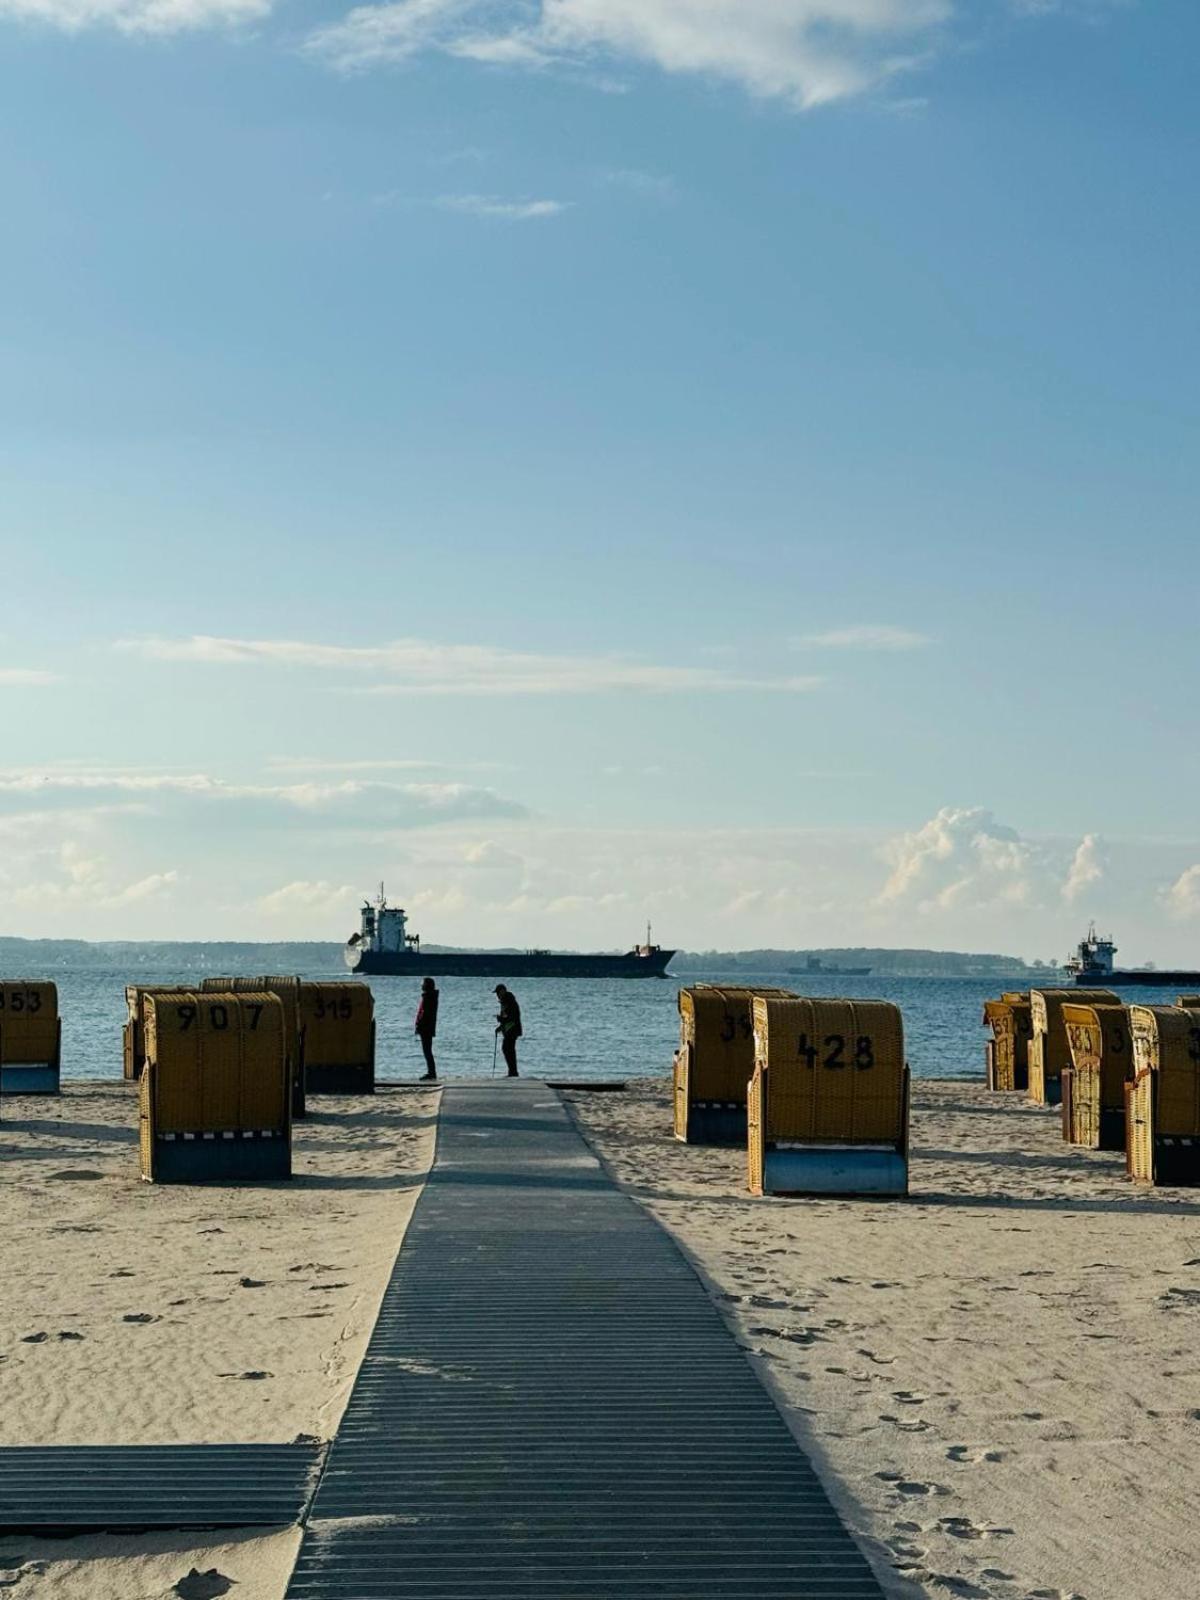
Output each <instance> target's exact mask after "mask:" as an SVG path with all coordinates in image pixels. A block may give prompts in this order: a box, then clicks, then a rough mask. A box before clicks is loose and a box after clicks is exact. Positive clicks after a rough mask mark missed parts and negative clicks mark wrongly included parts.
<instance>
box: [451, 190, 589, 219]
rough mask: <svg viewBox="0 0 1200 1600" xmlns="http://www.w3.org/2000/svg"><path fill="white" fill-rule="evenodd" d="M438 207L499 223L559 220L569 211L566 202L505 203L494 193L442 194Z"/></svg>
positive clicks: (531, 201) (522, 201)
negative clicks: (542, 218)
mask: <svg viewBox="0 0 1200 1600" xmlns="http://www.w3.org/2000/svg"><path fill="white" fill-rule="evenodd" d="M437 204H438V205H439V206H440V207H441V209H442V210H443V211H457V212H460V213H461V214H462V215H463V216H465V217H485V218H492V219H495V220H497V221H500V222H534V221H536V220H537V219H538V218H540V217H557V216H559V215H560V214H561V213H562V212H564V211H566V210H567V209H568V207H569V204H570V202H569V201H566V200H502V199H500V198H499V197H498V196H496V195H493V194H443V195H439V196H438V199H437Z"/></svg>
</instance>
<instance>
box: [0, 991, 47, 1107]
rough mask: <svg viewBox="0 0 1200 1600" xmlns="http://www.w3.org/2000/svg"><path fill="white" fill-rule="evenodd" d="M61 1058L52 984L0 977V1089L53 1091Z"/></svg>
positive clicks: (9, 1090) (33, 1092)
mask: <svg viewBox="0 0 1200 1600" xmlns="http://www.w3.org/2000/svg"><path fill="white" fill-rule="evenodd" d="M61 1058H62V1024H61V1022H60V1021H59V1017H58V990H57V988H56V987H55V986H54V984H52V983H34V982H29V981H26V980H17V981H12V980H4V979H0V1090H3V1092H4V1093H5V1094H57V1093H58V1089H59V1081H58V1080H59V1069H60V1062H61Z"/></svg>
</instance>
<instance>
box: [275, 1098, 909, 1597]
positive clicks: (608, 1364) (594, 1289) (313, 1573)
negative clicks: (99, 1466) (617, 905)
mask: <svg viewBox="0 0 1200 1600" xmlns="http://www.w3.org/2000/svg"><path fill="white" fill-rule="evenodd" d="M383 1597H387V1600H485V1597H486V1600H618V1597H620V1600H882V1591H881V1590H880V1588H879V1586H878V1584H877V1582H876V1581H875V1579H874V1577H873V1575H872V1574H871V1572H870V1569H869V1568H868V1566H867V1563H866V1561H865V1560H864V1558H863V1556H862V1555H861V1553H860V1552H859V1551H858V1549H857V1548H856V1546H855V1545H854V1543H853V1541H852V1540H851V1538H850V1536H849V1534H848V1533H847V1532H846V1529H845V1528H844V1526H843V1524H842V1523H841V1522H840V1520H839V1519H838V1517H837V1515H836V1513H835V1512H834V1510H833V1508H832V1506H831V1505H830V1503H829V1500H828V1499H827V1497H826V1495H825V1493H824V1490H823V1489H822V1488H821V1485H820V1483H819V1482H818V1480H817V1478H816V1476H815V1474H814V1472H813V1470H812V1467H811V1465H810V1464H809V1462H808V1460H807V1458H806V1457H805V1455H804V1454H803V1452H802V1451H801V1450H800V1449H799V1447H798V1446H797V1445H796V1443H795V1442H794V1440H793V1438H792V1436H791V1434H790V1433H789V1431H788V1429H787V1427H786V1426H785V1424H784V1422H783V1420H782V1418H781V1417H780V1415H779V1413H778V1411H777V1410H776V1408H775V1405H774V1403H773V1402H772V1400H771V1399H770V1398H769V1396H768V1395H767V1392H766V1391H765V1389H764V1388H763V1387H762V1385H761V1384H760V1383H759V1381H758V1378H757V1377H756V1376H755V1374H754V1372H753V1370H752V1368H751V1367H750V1365H749V1363H748V1361H747V1360H746V1358H745V1356H744V1355H743V1353H742V1352H741V1350H740V1349H739V1348H738V1346H737V1345H736V1344H735V1342H734V1340H733V1338H732V1337H731V1335H730V1333H729V1331H728V1329H727V1328H726V1326H725V1324H724V1322H723V1321H722V1319H721V1317H720V1316H719V1314H718V1312H717V1311H716V1309H715V1307H714V1306H713V1304H712V1302H711V1300H710V1299H709V1297H708V1295H707V1294H706V1293H705V1291H704V1289H703V1288H702V1287H701V1285H700V1283H699V1281H698V1279H697V1278H696V1276H695V1275H694V1273H693V1272H692V1270H691V1269H690V1267H688V1265H687V1263H686V1262H685V1261H684V1259H683V1257H682V1256H681V1255H680V1253H679V1252H678V1250H677V1249H676V1248H675V1246H674V1245H673V1244H672V1243H671V1241H670V1240H669V1238H668V1237H667V1235H666V1234H665V1233H664V1232H663V1231H662V1230H661V1229H660V1228H659V1227H658V1225H657V1224H656V1223H655V1222H653V1221H652V1220H651V1219H650V1218H649V1217H648V1216H647V1215H646V1213H645V1212H644V1211H642V1210H641V1208H640V1207H638V1206H637V1205H635V1204H634V1202H633V1201H631V1200H629V1199H627V1198H626V1197H625V1196H624V1195H622V1194H621V1193H620V1192H619V1191H618V1190H617V1189H616V1188H615V1186H614V1185H613V1184H612V1183H611V1182H610V1181H609V1180H608V1179H607V1178H606V1177H605V1176H604V1174H603V1172H602V1170H601V1169H600V1167H599V1165H598V1164H597V1162H596V1161H595V1159H594V1157H593V1156H592V1155H591V1154H590V1152H589V1151H588V1149H587V1146H586V1145H585V1144H584V1142H583V1140H582V1139H581V1138H580V1136H579V1135H578V1133H576V1131H575V1129H574V1127H573V1125H572V1124H571V1122H570V1119H569V1118H568V1116H567V1114H566V1112H565V1110H564V1109H563V1107H562V1105H561V1103H560V1102H559V1100H558V1098H557V1096H556V1095H554V1094H553V1093H552V1092H550V1091H548V1090H547V1089H546V1088H545V1087H544V1086H543V1085H540V1084H530V1083H527V1082H525V1081H524V1080H522V1081H521V1082H519V1083H510V1082H507V1081H504V1082H502V1083H499V1084H496V1085H495V1086H492V1085H480V1086H464V1087H461V1088H451V1089H447V1090H446V1091H445V1094H444V1098H443V1103H442V1113H441V1120H440V1125H439V1137H438V1158H437V1162H436V1165H435V1168H434V1172H433V1174H432V1177H431V1180H430V1182H429V1183H428V1185H427V1186H426V1188H425V1190H424V1192H423V1194H422V1196H421V1199H420V1200H419V1202H418V1205H417V1209H416V1213H415V1215H414V1217H413V1221H412V1223H411V1225H410V1227H409V1231H408V1235H407V1238H406V1240H405V1243H404V1247H403V1249H402V1251H401V1253H400V1256H399V1259H398V1261H397V1265H396V1269H395V1271H394V1274H393V1277H392V1280H391V1283H390V1285H389V1287H388V1289H387V1292H386V1295H385V1297H384V1301H383V1306H382V1310H381V1312H380V1317H379V1321H378V1324H377V1325H376V1328H375V1332H374V1334H373V1336H372V1339H371V1342H370V1345H369V1347H368V1350H367V1354H366V1358H365V1360H364V1362H363V1365H362V1368H361V1371H360V1373H359V1377H358V1381H357V1383H356V1385H355V1388H354V1392H353V1394H352V1395H351V1398H350V1402H349V1405H348V1407H347V1410H346V1414H345V1417H344V1419H343V1422H342V1426H341V1428H340V1430H339V1432H338V1436H337V1439H336V1440H335V1442H334V1445H333V1447H332V1450H331V1452H330V1455H329V1458H328V1462H327V1465H326V1468H325V1472H324V1475H323V1477H322V1479H321V1483H320V1486H319V1488H318V1491H317V1496H316V1499H315V1501H314V1505H313V1513H312V1519H311V1521H310V1523H309V1525H308V1529H307V1532H306V1534H305V1538H304V1541H303V1544H302V1546H301V1551H300V1557H299V1561H298V1564H297V1567H296V1571H295V1573H294V1575H293V1578H292V1582H291V1585H290V1587H289V1589H288V1600H383Z"/></svg>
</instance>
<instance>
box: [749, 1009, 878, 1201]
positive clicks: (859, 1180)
mask: <svg viewBox="0 0 1200 1600" xmlns="http://www.w3.org/2000/svg"><path fill="white" fill-rule="evenodd" d="M908 1107H909V1072H908V1066H907V1064H906V1062H905V1059H904V1024H903V1021H902V1019H901V1016H900V1011H899V1008H898V1007H897V1006H894V1005H891V1004H890V1003H888V1002H887V1001H883V1000H816V999H773V998H769V997H765V996H762V995H759V996H756V998H755V1000H754V1076H753V1077H752V1078H751V1080H750V1086H749V1093H748V1096H747V1106H746V1121H747V1162H748V1182H749V1188H750V1190H751V1192H752V1193H753V1194H886V1195H896V1194H906V1193H907V1192H908Z"/></svg>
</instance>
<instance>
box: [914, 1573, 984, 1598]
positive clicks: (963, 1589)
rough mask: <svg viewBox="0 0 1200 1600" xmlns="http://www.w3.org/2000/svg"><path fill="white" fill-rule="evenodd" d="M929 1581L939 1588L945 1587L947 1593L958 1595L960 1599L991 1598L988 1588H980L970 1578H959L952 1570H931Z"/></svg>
mask: <svg viewBox="0 0 1200 1600" xmlns="http://www.w3.org/2000/svg"><path fill="white" fill-rule="evenodd" d="M929 1581H930V1583H932V1584H936V1585H937V1587H938V1588H939V1589H945V1590H946V1591H947V1593H948V1594H955V1595H959V1596H960V1597H961V1600H992V1596H991V1591H990V1590H989V1589H981V1588H980V1587H979V1585H978V1584H977V1583H972V1582H971V1580H970V1578H960V1577H958V1576H956V1574H954V1573H952V1572H931V1573H930V1574H929Z"/></svg>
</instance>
